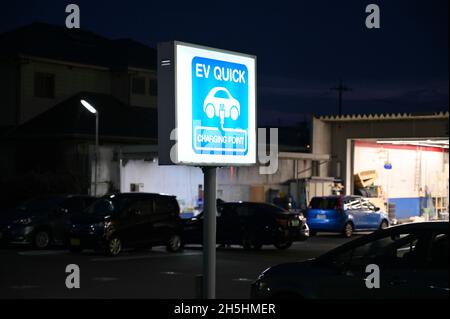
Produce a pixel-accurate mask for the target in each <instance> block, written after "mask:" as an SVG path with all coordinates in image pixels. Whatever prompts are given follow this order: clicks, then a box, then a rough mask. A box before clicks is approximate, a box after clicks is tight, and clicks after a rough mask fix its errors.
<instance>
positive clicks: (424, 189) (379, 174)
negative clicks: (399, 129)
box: [353, 139, 449, 220]
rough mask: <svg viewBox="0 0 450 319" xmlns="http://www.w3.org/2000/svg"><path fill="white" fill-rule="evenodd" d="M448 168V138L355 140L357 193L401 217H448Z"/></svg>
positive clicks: (354, 173) (354, 186) (354, 154)
mask: <svg viewBox="0 0 450 319" xmlns="http://www.w3.org/2000/svg"><path fill="white" fill-rule="evenodd" d="M448 168H449V165H448V140H444V139H422V140H407V139H404V140H389V139H359V140H355V141H354V151H353V181H354V184H353V189H354V193H355V194H357V195H362V196H364V197H368V198H371V200H372V201H373V202H374V203H375V204H376V205H377V206H379V207H382V208H383V209H385V210H389V212H390V213H391V216H392V218H395V219H398V220H404V219H409V218H411V217H422V218H423V219H424V220H432V219H441V218H445V216H446V215H445V214H446V213H448V174H449V171H448Z"/></svg>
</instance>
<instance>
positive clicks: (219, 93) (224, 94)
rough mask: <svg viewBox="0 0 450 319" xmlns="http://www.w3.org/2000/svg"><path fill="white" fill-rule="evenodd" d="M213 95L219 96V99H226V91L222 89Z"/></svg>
mask: <svg viewBox="0 0 450 319" xmlns="http://www.w3.org/2000/svg"><path fill="white" fill-rule="evenodd" d="M214 97H217V98H220V99H228V98H229V96H228V93H227V92H226V91H224V90H220V91H217V92H216V94H214Z"/></svg>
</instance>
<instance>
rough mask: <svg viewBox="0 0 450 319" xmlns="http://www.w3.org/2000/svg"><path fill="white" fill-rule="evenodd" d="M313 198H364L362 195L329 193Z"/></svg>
mask: <svg viewBox="0 0 450 319" xmlns="http://www.w3.org/2000/svg"><path fill="white" fill-rule="evenodd" d="M313 198H330V199H335V198H362V196H360V195H328V196H314V197H313Z"/></svg>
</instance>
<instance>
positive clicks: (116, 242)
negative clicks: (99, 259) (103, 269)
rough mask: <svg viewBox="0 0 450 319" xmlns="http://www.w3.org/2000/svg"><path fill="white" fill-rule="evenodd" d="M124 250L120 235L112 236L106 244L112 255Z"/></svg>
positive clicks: (108, 252)
mask: <svg viewBox="0 0 450 319" xmlns="http://www.w3.org/2000/svg"><path fill="white" fill-rule="evenodd" d="M121 251H122V241H121V240H120V238H119V237H117V236H115V237H112V238H111V239H110V240H109V241H108V243H107V245H106V253H107V254H108V255H110V256H117V255H119V254H120V252H121Z"/></svg>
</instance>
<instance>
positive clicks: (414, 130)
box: [312, 118, 448, 194]
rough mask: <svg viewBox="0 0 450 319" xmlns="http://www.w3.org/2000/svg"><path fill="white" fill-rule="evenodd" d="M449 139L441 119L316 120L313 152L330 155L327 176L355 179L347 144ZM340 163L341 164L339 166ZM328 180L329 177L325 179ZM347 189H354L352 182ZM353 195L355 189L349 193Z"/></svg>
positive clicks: (444, 119) (445, 123) (446, 123)
mask: <svg viewBox="0 0 450 319" xmlns="http://www.w3.org/2000/svg"><path fill="white" fill-rule="evenodd" d="M433 137H438V138H442V137H448V118H442V119H436V118H433V119H404V120H383V119H378V120H375V119H374V120H364V121H363V120H361V121H327V120H322V119H318V118H314V119H313V137H312V138H313V143H312V145H313V152H314V153H318V154H330V155H331V157H332V159H331V161H330V162H329V163H327V164H324V165H322V167H323V168H322V169H324V170H326V171H327V172H328V174H329V175H328V176H333V177H338V176H337V175H338V173H339V171H338V170H339V169H338V167H339V166H340V175H341V177H342V178H343V179H344V185H345V184H346V182H347V179H349V178H350V179H352V178H353V177H352V172H350V171H348V169H349V167H351V165H347V164H349V163H348V152H347V142H348V141H349V140H352V139H363V138H374V139H376V138H398V139H402V138H433ZM338 163H340V164H338ZM325 176H326V175H325ZM347 184H348V185H352V184H353V181H352V180H351V181H350V182H349V183H347ZM346 192H347V194H351V193H352V192H353V189H348V188H347V189H346Z"/></svg>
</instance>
